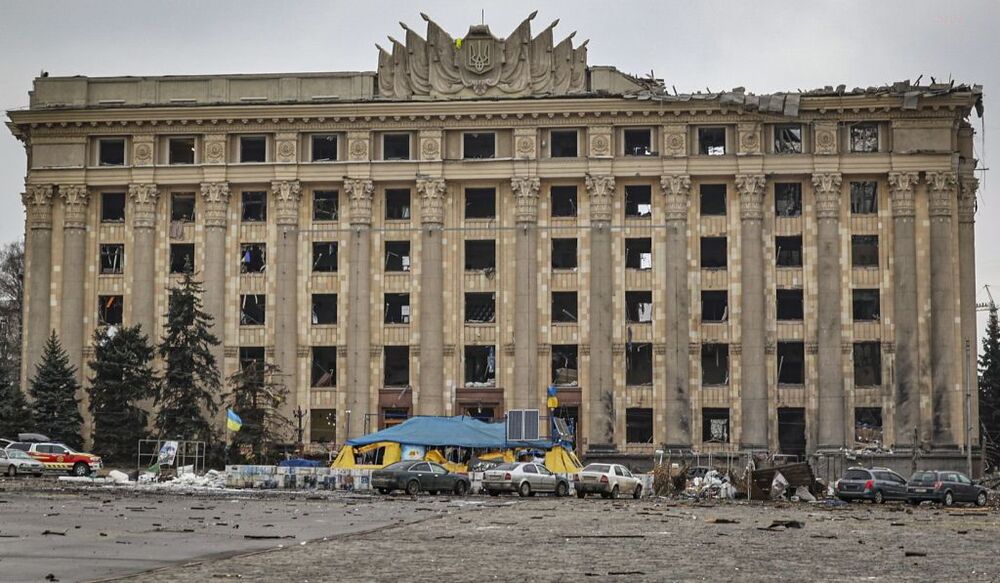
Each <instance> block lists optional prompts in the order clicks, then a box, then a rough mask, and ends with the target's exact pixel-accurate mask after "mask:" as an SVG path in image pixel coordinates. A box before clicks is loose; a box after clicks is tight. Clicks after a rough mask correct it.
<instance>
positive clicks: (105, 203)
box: [101, 192, 125, 223]
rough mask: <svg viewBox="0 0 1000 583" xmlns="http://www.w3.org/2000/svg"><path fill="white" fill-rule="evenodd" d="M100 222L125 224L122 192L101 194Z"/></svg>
mask: <svg viewBox="0 0 1000 583" xmlns="http://www.w3.org/2000/svg"><path fill="white" fill-rule="evenodd" d="M101 222H102V223H124V222H125V193H124V192H102V193H101Z"/></svg>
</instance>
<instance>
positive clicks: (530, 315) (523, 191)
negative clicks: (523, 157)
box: [508, 177, 539, 409]
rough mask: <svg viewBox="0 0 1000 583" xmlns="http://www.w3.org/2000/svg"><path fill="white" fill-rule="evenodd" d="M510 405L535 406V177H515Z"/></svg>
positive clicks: (512, 186) (536, 205) (517, 407)
mask: <svg viewBox="0 0 1000 583" xmlns="http://www.w3.org/2000/svg"><path fill="white" fill-rule="evenodd" d="M510 186H511V189H512V190H513V191H514V201H515V210H514V220H515V223H516V228H515V237H516V239H515V241H516V243H515V247H514V254H515V257H514V266H515V271H514V288H515V291H514V386H513V387H512V389H513V390H511V391H510V393H509V394H510V399H509V400H508V402H509V403H511V408H512V409H529V408H531V409H534V408H538V406H539V402H538V186H539V180H538V178H529V177H515V178H511V181H510Z"/></svg>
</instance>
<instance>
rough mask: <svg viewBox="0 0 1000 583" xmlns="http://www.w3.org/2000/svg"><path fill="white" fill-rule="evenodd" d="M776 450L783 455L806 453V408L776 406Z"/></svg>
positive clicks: (801, 454) (800, 455) (802, 454)
mask: <svg viewBox="0 0 1000 583" xmlns="http://www.w3.org/2000/svg"><path fill="white" fill-rule="evenodd" d="M778 451H780V452H781V453H783V454H785V455H794V456H799V457H802V456H805V455H806V410H805V408H803V407H778Z"/></svg>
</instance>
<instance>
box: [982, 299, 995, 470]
mask: <svg viewBox="0 0 1000 583" xmlns="http://www.w3.org/2000/svg"><path fill="white" fill-rule="evenodd" d="M979 423H980V427H981V428H982V444H983V455H984V458H985V459H986V461H987V463H988V464H989V466H990V467H992V468H996V467H998V466H1000V322H998V320H997V308H996V306H991V307H990V314H989V318H988V319H987V321H986V335H985V336H984V337H983V351H982V354H980V356H979Z"/></svg>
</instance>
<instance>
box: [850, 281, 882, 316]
mask: <svg viewBox="0 0 1000 583" xmlns="http://www.w3.org/2000/svg"><path fill="white" fill-rule="evenodd" d="M851 293H852V296H853V297H852V306H851V307H852V311H853V313H854V321H855V322H871V321H875V320H878V319H879V318H880V316H881V315H880V311H881V307H880V305H879V304H880V299H879V290H877V289H856V290H853V291H852V292H851Z"/></svg>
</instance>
